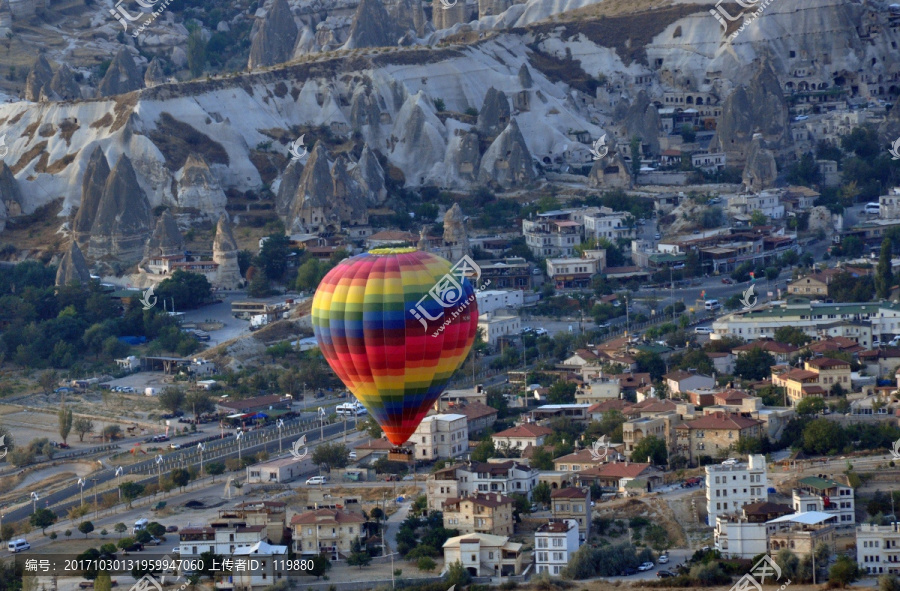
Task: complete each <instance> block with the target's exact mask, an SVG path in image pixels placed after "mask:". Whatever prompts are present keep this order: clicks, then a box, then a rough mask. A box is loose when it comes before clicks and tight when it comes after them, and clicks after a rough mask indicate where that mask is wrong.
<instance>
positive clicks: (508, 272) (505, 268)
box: [475, 257, 534, 291]
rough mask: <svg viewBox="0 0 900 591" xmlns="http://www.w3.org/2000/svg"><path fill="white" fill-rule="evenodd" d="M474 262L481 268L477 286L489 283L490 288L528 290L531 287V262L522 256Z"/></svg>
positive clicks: (532, 279)
mask: <svg viewBox="0 0 900 591" xmlns="http://www.w3.org/2000/svg"><path fill="white" fill-rule="evenodd" d="M475 262H476V263H477V264H478V266H479V267H480V268H481V277H480V278H479V279H478V287H482V286H483V285H489V286H490V287H491V289H520V290H524V291H530V290H531V288H532V287H533V281H534V271H533V270H532V266H531V264H530V263H529V262H528V261H526V260H525V259H523V258H522V257H508V258H505V259H491V260H484V261H475ZM488 281H490V283H488Z"/></svg>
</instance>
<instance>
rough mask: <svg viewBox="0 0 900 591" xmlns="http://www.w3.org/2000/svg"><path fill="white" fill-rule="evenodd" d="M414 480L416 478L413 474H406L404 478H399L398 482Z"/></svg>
mask: <svg viewBox="0 0 900 591" xmlns="http://www.w3.org/2000/svg"><path fill="white" fill-rule="evenodd" d="M415 479H416V477H415V476H414V475H413V474H407V475H406V476H404V477H403V478H401V479H400V480H415Z"/></svg>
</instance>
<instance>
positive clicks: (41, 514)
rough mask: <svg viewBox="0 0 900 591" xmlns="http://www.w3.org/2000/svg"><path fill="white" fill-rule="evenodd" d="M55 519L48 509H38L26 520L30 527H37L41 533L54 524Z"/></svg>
mask: <svg viewBox="0 0 900 591" xmlns="http://www.w3.org/2000/svg"><path fill="white" fill-rule="evenodd" d="M57 519H58V518H57V516H56V513H54V512H53V511H51V510H50V509H38V510H37V511H35V512H34V513H32V514H31V517H29V518H28V522H29V523H30V524H31V527H39V528H41V531H42V532H43V531H46V529H47V528H48V527H50V526H51V525H53V524H54V523H56V520H57Z"/></svg>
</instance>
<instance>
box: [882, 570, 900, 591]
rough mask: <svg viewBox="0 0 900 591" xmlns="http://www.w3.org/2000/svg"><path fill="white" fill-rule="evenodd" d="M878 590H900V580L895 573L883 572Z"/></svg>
mask: <svg viewBox="0 0 900 591" xmlns="http://www.w3.org/2000/svg"><path fill="white" fill-rule="evenodd" d="M878 591H900V580H898V579H897V577H895V576H894V575H889V574H883V575H881V576H880V577H878Z"/></svg>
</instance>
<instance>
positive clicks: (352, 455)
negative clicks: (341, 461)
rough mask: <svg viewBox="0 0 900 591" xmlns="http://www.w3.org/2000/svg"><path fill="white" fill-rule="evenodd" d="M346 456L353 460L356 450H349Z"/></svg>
mask: <svg viewBox="0 0 900 591" xmlns="http://www.w3.org/2000/svg"><path fill="white" fill-rule="evenodd" d="M347 457H348V458H350V459H351V460H355V459H356V452H355V451H351V452H350V453H349V454H347Z"/></svg>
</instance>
